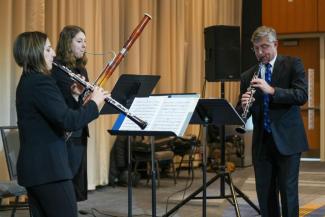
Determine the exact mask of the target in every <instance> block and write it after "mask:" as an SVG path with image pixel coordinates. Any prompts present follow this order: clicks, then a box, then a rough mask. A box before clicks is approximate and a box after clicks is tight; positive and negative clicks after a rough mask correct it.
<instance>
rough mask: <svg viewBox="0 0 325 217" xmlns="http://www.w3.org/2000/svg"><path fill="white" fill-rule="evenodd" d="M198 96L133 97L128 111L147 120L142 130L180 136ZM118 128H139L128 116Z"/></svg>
mask: <svg viewBox="0 0 325 217" xmlns="http://www.w3.org/2000/svg"><path fill="white" fill-rule="evenodd" d="M198 100H199V96H198V95H197V96H195V97H184V98H182V97H176V98H169V97H167V96H151V97H146V98H135V100H134V101H133V103H132V106H131V108H130V112H131V113H133V114H135V115H136V116H138V117H139V118H141V119H143V120H145V121H147V122H148V126H147V127H146V128H145V129H144V131H171V132H174V133H175V134H176V135H178V136H182V135H183V134H184V132H185V130H186V128H187V125H188V123H189V121H190V118H191V117H192V114H193V112H194V109H195V107H196V104H197V102H198ZM119 130H132V131H133V130H141V129H140V127H138V126H137V125H136V124H134V123H133V122H132V121H131V120H129V119H128V118H125V119H124V120H123V123H122V124H121V126H120V127H119Z"/></svg>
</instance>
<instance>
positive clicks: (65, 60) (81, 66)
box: [52, 25, 89, 201]
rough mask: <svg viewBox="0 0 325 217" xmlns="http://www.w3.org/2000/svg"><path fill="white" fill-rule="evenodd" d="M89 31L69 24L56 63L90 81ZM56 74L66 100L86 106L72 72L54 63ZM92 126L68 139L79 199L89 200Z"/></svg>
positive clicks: (54, 73)
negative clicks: (88, 152) (89, 144)
mask: <svg viewBox="0 0 325 217" xmlns="http://www.w3.org/2000/svg"><path fill="white" fill-rule="evenodd" d="M85 51H86V36H85V31H84V30H83V29H82V28H81V27H79V26H72V25H69V26H65V27H64V28H63V30H62V31H61V33H60V37H59V41H58V44H57V47H56V53H57V56H56V58H55V62H57V63H59V64H61V65H64V66H66V67H68V68H69V69H71V70H72V71H73V72H74V73H75V74H78V75H80V76H82V77H84V78H85V79H86V80H87V81H88V74H87V70H86V68H85V66H86V64H87V57H86V55H85ZM52 76H53V78H54V79H55V80H56V82H57V85H58V86H59V88H60V90H61V92H62V94H63V96H64V99H65V101H66V103H67V105H68V106H69V108H72V109H78V108H80V107H82V105H83V103H84V102H83V97H82V96H81V95H80V94H81V93H82V88H80V87H79V86H78V85H77V84H76V83H74V82H73V81H72V80H71V79H70V78H69V77H68V75H66V74H65V73H64V72H63V71H61V70H60V69H59V68H58V67H56V66H54V67H53V69H52ZM88 136H89V133H88V127H87V126H85V127H84V128H83V129H80V130H78V131H74V132H72V133H70V135H69V137H68V138H67V146H68V153H69V163H70V167H71V170H72V173H73V176H74V177H73V184H74V188H75V193H76V197H77V201H83V200H86V199H87V190H88V182H87V137H88Z"/></svg>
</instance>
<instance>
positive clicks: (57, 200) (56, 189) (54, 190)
mask: <svg viewBox="0 0 325 217" xmlns="http://www.w3.org/2000/svg"><path fill="white" fill-rule="evenodd" d="M27 192H28V202H29V205H30V208H31V211H32V214H33V217H59V216H60V217H77V216H78V214H77V201H76V196H75V192H74V188H73V184H72V181H71V180H66V181H60V182H54V183H48V184H43V185H39V186H33V187H28V188H27Z"/></svg>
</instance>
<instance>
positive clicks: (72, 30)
mask: <svg viewBox="0 0 325 217" xmlns="http://www.w3.org/2000/svg"><path fill="white" fill-rule="evenodd" d="M79 32H83V33H84V34H86V33H85V30H83V29H82V28H81V27H79V26H73V25H69V26H65V27H64V28H63V29H62V31H61V33H60V37H59V41H58V44H57V46H56V59H57V60H59V61H60V62H62V63H63V64H64V65H66V66H67V67H69V68H75V67H79V66H81V67H85V65H86V64H87V57H86V55H85V54H84V56H83V57H82V58H81V59H77V58H76V57H75V55H74V54H73V52H72V49H71V45H72V39H73V38H74V37H75V36H76V35H77V34H78V33H79Z"/></svg>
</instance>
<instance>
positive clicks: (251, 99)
mask: <svg viewBox="0 0 325 217" xmlns="http://www.w3.org/2000/svg"><path fill="white" fill-rule="evenodd" d="M262 67H263V63H262V62H260V63H259V65H258V70H257V71H255V72H254V75H253V77H252V79H251V80H253V79H255V78H257V77H258V76H259V75H260V73H261V69H262ZM247 91H248V92H250V97H249V99H248V101H247V103H246V105H245V107H244V109H243V113H242V114H241V117H242V118H243V119H244V120H245V121H247V120H246V119H247V115H248V113H249V109H250V108H251V107H252V105H253V102H254V94H255V92H256V89H255V88H254V87H252V85H249V87H248V88H247ZM245 128H246V127H245V124H244V125H242V126H240V127H237V128H236V131H237V132H238V133H246V129H245Z"/></svg>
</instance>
